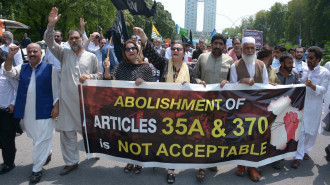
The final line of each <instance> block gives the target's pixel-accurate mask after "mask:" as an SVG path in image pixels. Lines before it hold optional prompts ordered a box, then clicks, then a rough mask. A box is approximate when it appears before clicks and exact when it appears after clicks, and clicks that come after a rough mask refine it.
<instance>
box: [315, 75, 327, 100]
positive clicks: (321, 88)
mask: <svg viewBox="0 0 330 185" xmlns="http://www.w3.org/2000/svg"><path fill="white" fill-rule="evenodd" d="M320 75H322V76H321V84H320V85H315V86H316V89H315V94H316V95H320V94H321V95H323V94H325V93H326V92H327V91H328V84H329V72H328V71H325V72H324V73H322V74H320Z"/></svg>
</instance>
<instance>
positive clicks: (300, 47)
mask: <svg viewBox="0 0 330 185" xmlns="http://www.w3.org/2000/svg"><path fill="white" fill-rule="evenodd" d="M297 49H303V51H304V49H305V48H304V47H302V46H297V47H296V49H295V51H297Z"/></svg>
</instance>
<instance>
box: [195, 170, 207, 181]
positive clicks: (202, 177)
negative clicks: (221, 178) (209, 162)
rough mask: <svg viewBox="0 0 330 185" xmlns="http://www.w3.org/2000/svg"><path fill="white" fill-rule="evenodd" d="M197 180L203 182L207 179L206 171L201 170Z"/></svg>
mask: <svg viewBox="0 0 330 185" xmlns="http://www.w3.org/2000/svg"><path fill="white" fill-rule="evenodd" d="M196 178H197V179H198V180H203V179H204V178H205V170H203V169H199V170H198V174H197V176H196Z"/></svg>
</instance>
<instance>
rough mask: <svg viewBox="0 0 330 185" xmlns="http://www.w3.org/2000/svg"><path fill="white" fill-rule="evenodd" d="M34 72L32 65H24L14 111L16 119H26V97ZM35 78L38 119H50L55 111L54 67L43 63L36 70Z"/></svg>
mask: <svg viewBox="0 0 330 185" xmlns="http://www.w3.org/2000/svg"><path fill="white" fill-rule="evenodd" d="M32 71H33V69H32V67H31V66H30V64H28V63H25V64H22V67H21V73H20V77H19V84H18V90H17V96H16V103H15V110H14V117H15V118H18V119H23V118H24V111H25V104H26V96H27V91H28V88H29V84H30V79H31V75H32ZM35 77H36V90H35V91H36V119H37V120H38V119H49V118H51V111H52V109H53V91H52V65H51V64H48V63H46V62H44V61H42V62H41V63H40V64H39V65H38V66H37V67H36V68H35ZM29 108H34V107H29Z"/></svg>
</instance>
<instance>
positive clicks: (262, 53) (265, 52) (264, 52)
mask: <svg viewBox="0 0 330 185" xmlns="http://www.w3.org/2000/svg"><path fill="white" fill-rule="evenodd" d="M272 53H273V48H272V47H270V46H269V45H268V44H265V45H264V46H263V47H261V48H260V50H259V52H258V55H257V59H259V60H262V59H264V58H266V57H268V56H269V55H271V54H272Z"/></svg>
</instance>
